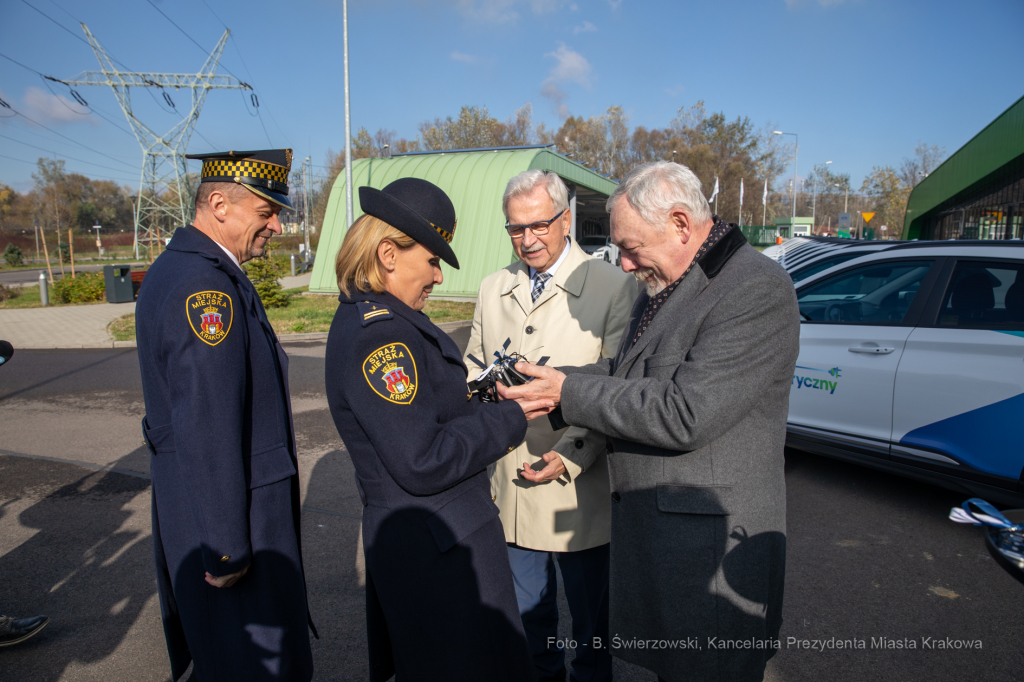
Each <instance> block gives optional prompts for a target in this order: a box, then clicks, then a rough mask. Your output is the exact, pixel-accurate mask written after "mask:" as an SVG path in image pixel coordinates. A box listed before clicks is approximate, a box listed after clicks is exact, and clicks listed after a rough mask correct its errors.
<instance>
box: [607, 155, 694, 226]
mask: <svg viewBox="0 0 1024 682" xmlns="http://www.w3.org/2000/svg"><path fill="white" fill-rule="evenodd" d="M622 196H625V197H626V200H627V201H628V202H629V205H630V206H632V207H633V209H634V210H635V211H636V212H637V213H639V214H640V217H641V218H643V219H644V222H646V223H649V224H651V225H654V226H656V227H657V228H658V229H659V230H660V229H663V227H664V224H665V221H666V220H667V218H668V214H669V212H670V211H671V210H672V209H674V208H677V207H682V208H683V209H685V210H686V212H687V213H689V214H690V217H691V218H692V219H693V220H694V221H695V222H696V223H697V225H703V224H704V223H706V222H708V221H709V220H711V207H710V206H708V200H707V199H705V198H704V193H703V192H702V191H701V188H700V180H699V179H698V178H697V176H696V175H694V174H693V171H692V170H690V169H689V168H687V167H686V166H683V165H682V164H678V163H672V162H671V161H654V162H652V163H645V164H643V165H642V166H637V167H636V168H634V169H633V170H631V171H629V172H628V173H626V177H624V178H623V179H622V182H620V183H619V186H618V187H616V188H615V191H614V192H612V195H611V196H610V197H608V201H607V202H606V203H605V209H606V210H607V211H608V212H609V213H611V212H612V206H614V205H615V202H617V201H618V200H619V197H622Z"/></svg>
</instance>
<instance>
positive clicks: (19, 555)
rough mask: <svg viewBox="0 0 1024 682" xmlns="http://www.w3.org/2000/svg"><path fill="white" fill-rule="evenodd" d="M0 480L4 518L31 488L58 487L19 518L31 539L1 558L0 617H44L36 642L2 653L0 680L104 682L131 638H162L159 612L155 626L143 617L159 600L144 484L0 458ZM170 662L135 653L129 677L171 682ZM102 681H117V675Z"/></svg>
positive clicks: (61, 466)
mask: <svg viewBox="0 0 1024 682" xmlns="http://www.w3.org/2000/svg"><path fill="white" fill-rule="evenodd" d="M133 454H134V453H133ZM129 457H132V455H128V456H127V457H126V458H124V459H127V458H129ZM116 466H117V464H115V467H116ZM0 480H2V481H3V483H2V484H0V498H6V500H7V501H6V502H4V504H3V505H2V507H0V515H3V516H6V515H7V514H9V513H11V509H12V508H16V505H17V503H18V502H19V499H23V498H24V497H25V496H27V495H30V494H32V492H33V490H32V489H33V487H35V486H38V485H45V484H46V483H40V481H41V480H43V481H45V482H47V483H48V482H50V481H56V482H57V485H58V487H56V489H54V490H53V491H52V492H50V493H49V494H47V495H46V496H45V497H43V498H42V499H40V500H39V501H38V502H36V503H35V504H33V505H32V506H30V507H28V508H27V509H25V510H24V511H22V512H21V513H20V514H18V517H17V523H18V524H19V525H20V526H21V527H22V529H28V531H29V532H31V537H30V538H29V539H27V540H25V541H24V542H22V543H21V544H19V545H18V546H17V547H15V548H14V549H12V550H11V551H9V552H7V553H6V554H4V555H3V556H0V609H2V612H3V613H5V614H13V615H24V616H27V615H35V614H39V613H45V614H46V615H48V616H49V617H50V622H49V624H48V625H47V627H46V629H44V630H43V631H42V632H40V633H39V634H38V635H36V636H34V637H32V638H31V639H29V640H27V641H25V642H23V643H21V644H18V645H17V646H14V647H10V648H7V649H5V650H4V651H3V653H2V658H3V662H2V666H0V667H2V668H3V673H2V675H0V677H3V679H7V680H29V679H39V680H42V679H45V680H55V679H59V678H61V677H62V676H63V674H64V673H65V672H66V671H68V670H70V669H73V668H76V667H80V666H91V665H96V666H97V668H96V671H97V673H100V671H103V670H104V668H103V662H104V659H106V658H107V657H109V656H110V655H111V654H112V653H113V652H114V651H115V650H116V649H117V648H118V647H120V646H121V645H122V643H123V642H124V640H125V638H126V637H127V636H128V635H129V632H131V633H132V635H133V637H139V638H145V639H146V640H147V641H152V640H153V638H154V637H158V638H160V639H162V635H161V634H160V633H159V628H160V621H159V611H158V610H157V611H156V616H157V617H156V618H155V619H154V618H146V619H142V620H140V618H139V616H140V614H141V613H142V611H143V609H144V608H145V607H146V605H147V603H148V602H149V601H150V600H151V599H153V598H154V597H155V594H156V583H155V581H154V577H153V544H152V536H151V535H150V528H149V527H150V510H149V495H148V493H149V490H150V484H149V480H148V479H147V478H143V477H137V476H129V475H125V474H120V473H114V472H110V471H101V472H95V473H87V474H84V475H83V473H82V469H80V468H79V467H76V466H72V465H67V464H59V463H53V462H46V463H41V462H39V461H38V460H31V459H21V458H17V457H4V458H2V459H0ZM5 525H10V520H9V519H8V520H7V524H5ZM154 602H155V599H154ZM152 606H154V607H155V604H153V605H152ZM166 656H167V654H166V651H164V650H162V649H161V650H158V651H145V650H144V651H139V652H137V653H136V655H135V656H134V658H135V661H136V662H137V663H138V664H139V665H138V666H133V669H134V670H135V671H136V672H138V671H148V672H147V674H146V675H145V676H144V677H138V676H136V673H132V675H133V677H134V679H154V680H160V679H167V678H168V675H167V670H168V668H167V658H166ZM121 672H122V673H123V671H121ZM100 674H101V675H102V676H103V677H106V678H108V679H114V678H117V677H119V673H118V671H117V670H105V672H103V673H100Z"/></svg>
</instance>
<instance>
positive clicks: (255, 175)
mask: <svg viewBox="0 0 1024 682" xmlns="http://www.w3.org/2000/svg"><path fill="white" fill-rule="evenodd" d="M185 158H186V159H198V160H200V161H202V162H203V171H202V175H201V179H200V181H199V182H200V183H204V182H233V183H237V184H239V185H241V186H242V187H245V188H246V189H247V190H249V191H250V192H252V193H253V194H255V195H257V196H260V197H263V198H264V199H266V200H267V201H270V202H273V203H275V204H277V205H278V206H281V207H284V208H292V202H290V201H289V200H288V174H289V173H290V172H291V169H292V150H291V149H259V150H256V151H251V152H213V153H211V154H186V155H185Z"/></svg>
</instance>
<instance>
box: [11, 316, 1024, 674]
mask: <svg viewBox="0 0 1024 682" xmlns="http://www.w3.org/2000/svg"><path fill="white" fill-rule="evenodd" d="M468 333H469V329H468V328H465V327H464V328H462V329H459V330H457V331H454V332H452V336H453V338H455V340H456V341H457V342H458V343H459V345H460V347H464V345H465V343H466V340H467V337H468ZM286 348H287V350H288V353H289V355H290V356H291V363H290V384H291V390H292V400H293V407H294V412H295V424H296V432H297V437H298V444H299V450H300V454H299V469H300V476H301V483H302V490H303V507H304V510H305V513H304V516H303V548H304V551H305V562H306V570H307V578H308V587H309V595H310V606H311V610H312V613H313V618H314V620H315V621H316V623H317V626H318V627H319V630H320V633H321V639H320V640H314V641H313V645H312V646H313V655H314V662H315V665H316V678H315V679H317V680H345V681H348V680H361V679H366V676H367V666H366V642H365V625H364V617H365V616H364V587H363V585H364V573H363V564H362V557H361V554H362V552H361V544H360V533H359V518H360V512H361V506H360V503H359V498H358V494H357V492H356V488H355V484H354V479H353V469H352V465H351V462H350V460H349V457H348V455H347V453H346V452H345V450H344V445H343V444H342V443H341V441H340V439H339V438H338V435H337V432H336V431H335V429H334V425H333V423H332V421H331V417H330V413H329V411H328V409H327V403H326V398H325V396H324V387H323V376H324V367H323V363H324V361H323V353H324V346H323V344H322V343H305V344H288V345H287V346H286ZM143 414H144V406H143V400H142V390H141V381H140V378H139V371H138V359H137V356H136V351H135V349H134V348H124V349H104V350H37V351H26V350H22V351H20V352H18V353H17V354H16V355H15V357H14V359H13V360H12V361H11V362H10V363H9V364H7V365H5V366H4V367H3V368H2V369H0V612H2V613H5V614H11V615H21V616H27V615H36V614H38V613H46V614H47V615H49V616H50V618H51V621H50V624H49V625H48V626H47V628H46V629H45V630H43V631H42V632H41V633H40V634H39V635H37V636H36V637H34V638H32V639H30V640H28V641H27V642H25V643H23V644H20V645H16V646H13V647H8V648H4V649H0V680H5V681H6V680H68V681H78V680H83V681H84V680H90V681H91V680H132V681H135V680H140V681H142V680H167V679H169V666H168V663H167V654H166V649H165V646H164V642H163V633H162V630H161V625H160V613H159V605H158V602H157V598H156V584H155V580H154V577H153V566H152V561H153V560H152V538H151V534H150V521H149V506H150V485H149V479H148V455H147V454H146V451H145V449H144V448H143V447H142V443H141V438H140V436H139V421H140V420H141V418H142V416H143ZM786 481H787V487H788V491H787V502H788V533H787V537H788V553H787V574H786V599H785V607H784V618H785V622H784V625H783V630H782V637H781V640H780V644H781V648H780V651H779V653H778V654H777V655H776V656H775V658H774V659H773V660H772V662H771V664H770V668H769V674H768V676H767V679H770V680H787V681H790V680H792V681H799V680H808V681H815V682H817V681H821V680H836V681H847V680H848V681H850V682H860V681H862V680H869V679H870V680H956V681H957V682H960V681H961V680H975V679H985V680H1019V679H1022V677H1024V674H1022V671H1024V655H1022V651H1024V645H1022V643H1021V639H1020V633H1021V631H1022V626H1024V616H1022V614H1021V611H1022V606H1024V586H1021V585H1020V584H1018V583H1017V582H1016V581H1015V580H1013V579H1012V578H1011V577H1010V576H1008V575H1006V574H1005V573H1004V572H1003V571H1002V569H1000V568H999V567H998V566H996V565H995V562H994V561H993V560H992V559H991V558H990V557H989V556H988V554H987V552H986V551H985V548H984V545H983V540H982V536H981V532H980V531H979V530H978V529H975V528H973V527H967V526H962V525H958V524H954V523H952V522H950V521H948V520H947V519H946V516H947V515H948V513H949V508H950V507H951V506H954V505H957V504H959V503H960V502H962V501H963V495H961V494H958V493H954V492H949V491H945V490H943V489H940V488H935V487H932V486H928V485H925V484H921V483H917V482H913V481H909V480H904V479H901V478H898V477H895V476H890V475H887V474H883V473H879V472H875V471H871V470H868V469H865V468H862V467H857V466H855V465H851V464H847V463H843V462H838V461H834V460H829V459H826V458H822V457H816V456H812V455H805V454H802V453H798V452H792V451H791V452H787V459H786ZM734 531H736V532H742V529H734ZM560 605H561V614H562V623H561V629H562V632H563V634H564V635H565V636H568V633H569V632H570V629H569V628H570V617H569V614H568V611H567V609H566V606H565V602H564V599H562V600H561V604H560ZM964 641H966V642H970V643H971V646H974V647H977V642H980V643H981V649H980V650H979V649H977V648H970V649H966V648H943V647H947V646H948V647H957V646H960V647H963V644H958V643H961V642H964ZM844 645H845V646H844ZM861 646H862V647H863V648H861ZM840 647H844V648H840ZM910 647H913V648H910ZM615 675H616V680H617V681H619V682H631V681H637V682H639V681H645V682H646V681H650V682H653V680H654V679H655V677H654V676H653V675H652V674H650V673H648V672H647V671H643V670H640V669H637V668H635V667H633V666H630V665H628V664H625V663H623V662H621V661H616V669H615Z"/></svg>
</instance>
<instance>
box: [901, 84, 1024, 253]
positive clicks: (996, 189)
mask: <svg viewBox="0 0 1024 682" xmlns="http://www.w3.org/2000/svg"><path fill="white" fill-rule="evenodd" d="M1022 228H1024V97H1022V98H1020V99H1019V100H1017V101H1016V102H1015V103H1014V104H1013V106H1011V107H1010V108H1009V109H1007V110H1006V111H1004V112H1003V113H1002V114H1001V115H1000V116H999V117H998V118H997V119H996V120H994V121H992V123H990V124H989V125H988V126H986V127H985V129H984V130H982V131H981V132H980V133H978V134H977V135H975V136H974V138H972V139H971V140H970V141H969V142H968V143H967V144H965V145H964V146H963V147H961V148H960V149H959V150H957V152H956V153H955V154H953V155H952V156H950V157H949V158H948V159H946V161H945V162H944V163H943V164H942V165H941V166H939V167H938V168H936V169H935V170H934V171H933V172H932V173H931V174H930V175H929V176H928V177H926V178H925V179H924V180H922V181H921V182H920V183H919V184H918V185H917V187H915V188H914V191H913V192H911V193H910V199H909V201H908V202H907V214H906V217H905V218H904V222H903V238H904V239H1020V238H1022V237H1024V234H1022Z"/></svg>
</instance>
